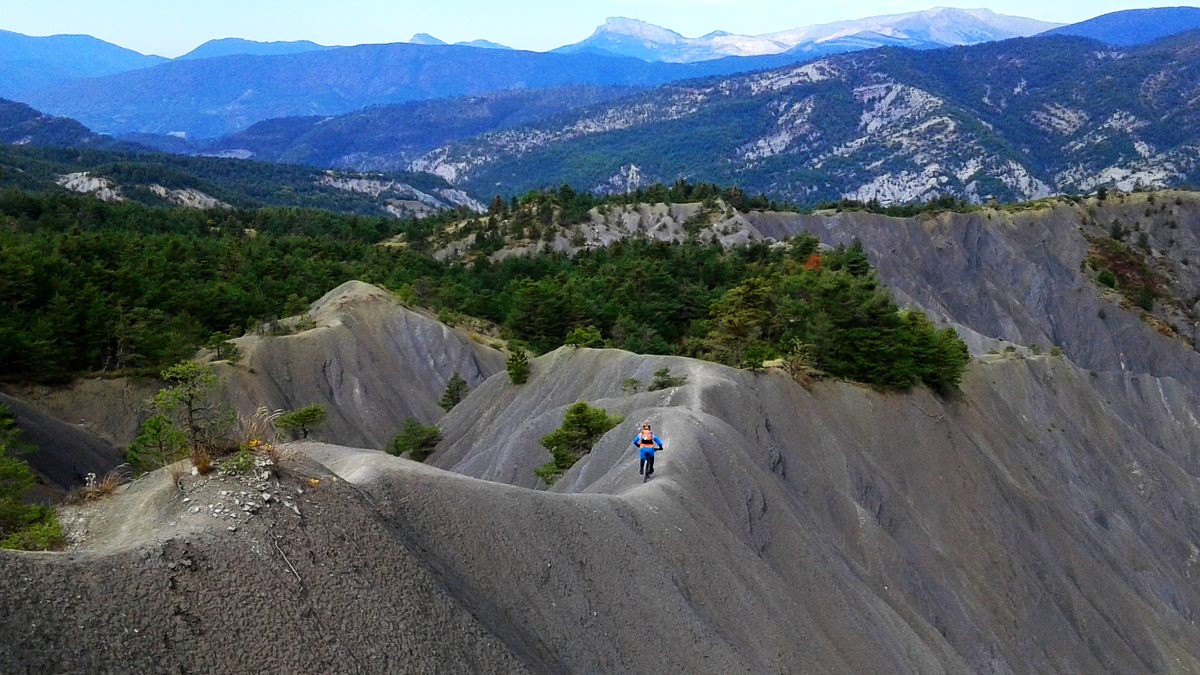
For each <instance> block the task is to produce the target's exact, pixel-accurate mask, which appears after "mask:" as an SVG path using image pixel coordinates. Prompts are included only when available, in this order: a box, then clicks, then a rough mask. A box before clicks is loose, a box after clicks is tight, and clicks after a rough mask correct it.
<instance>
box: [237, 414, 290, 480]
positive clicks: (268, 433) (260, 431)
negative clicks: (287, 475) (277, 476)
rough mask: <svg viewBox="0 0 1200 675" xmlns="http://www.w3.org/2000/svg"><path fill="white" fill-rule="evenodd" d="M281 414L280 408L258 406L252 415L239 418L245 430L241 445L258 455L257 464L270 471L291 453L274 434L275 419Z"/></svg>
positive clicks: (276, 468)
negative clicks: (243, 440) (280, 443)
mask: <svg viewBox="0 0 1200 675" xmlns="http://www.w3.org/2000/svg"><path fill="white" fill-rule="evenodd" d="M282 414H283V411H282V410H271V409H269V408H267V407H266V406H259V407H258V410H256V411H254V414H253V415H252V416H250V417H249V418H243V419H242V420H240V422H241V427H242V428H243V429H245V430H246V435H245V438H246V440H245V442H244V443H243V446H244V447H246V448H249V449H250V451H251V452H253V453H254V454H255V455H257V456H258V457H259V460H258V461H257V462H256V463H257V464H258V466H260V467H262V468H266V469H267V470H269V471H271V472H275V471H277V470H278V469H279V467H280V465H282V464H283V462H284V461H285V460H287V459H288V457H289V456H290V455H291V451H290V450H285V449H284V448H283V447H281V446H280V445H279V441H278V438H277V437H276V436H275V419H276V418H277V417H279V416H280V415H282Z"/></svg>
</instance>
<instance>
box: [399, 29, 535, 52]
mask: <svg viewBox="0 0 1200 675" xmlns="http://www.w3.org/2000/svg"><path fill="white" fill-rule="evenodd" d="M408 42H409V44H414V45H441V46H445V45H448V44H450V43H449V42H445V41H443V40H439V39H437V38H435V37H433V36H432V35H430V34H429V33H417V34H416V35H414V36H412V39H410V40H409V41H408ZM454 44H456V45H458V46H460V47H479V48H480V49H512V47H508V46H506V45H502V44H499V43H496V42H492V41H491V40H468V41H465V42H455V43H454Z"/></svg>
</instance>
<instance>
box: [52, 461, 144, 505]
mask: <svg viewBox="0 0 1200 675" xmlns="http://www.w3.org/2000/svg"><path fill="white" fill-rule="evenodd" d="M128 479H129V475H128V473H127V472H126V470H125V466H124V465H122V466H119V467H117V468H115V469H113V470H112V471H109V472H108V473H106V474H104V477H103V478H101V479H99V480H97V479H96V474H94V473H89V474H88V475H87V476H86V478H85V479H84V480H85V482H84V484H83V485H82V486H81V487H78V488H76V489H75V490H73V491H72V492H71V494H69V495H68V496H67V503H69V504H83V503H86V502H94V501H96V500H98V499H102V498H104V497H107V496H108V495H111V494H113V493H114V492H116V491H117V488H119V487H121V486H122V485H124V484H125V482H126V481H127V480H128Z"/></svg>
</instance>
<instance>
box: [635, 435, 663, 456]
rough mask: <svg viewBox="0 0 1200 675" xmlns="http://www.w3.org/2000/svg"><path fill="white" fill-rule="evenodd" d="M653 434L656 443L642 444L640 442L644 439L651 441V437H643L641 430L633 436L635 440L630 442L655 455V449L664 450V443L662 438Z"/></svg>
mask: <svg viewBox="0 0 1200 675" xmlns="http://www.w3.org/2000/svg"><path fill="white" fill-rule="evenodd" d="M652 436H653V440H652V442H653V443H654V445H641V444H640V443H641V442H642V441H643V440H645V441H646V442H651V439H643V438H642V434H641V432H638V434H637V435H636V436H634V437H633V441H631V442H630V443H629V444H630V445H632V446H633V447H635V448H637V449H639V450H641V451H642V452H649V453H650V454H652V455H653V454H654V451H655V450H662V447H663V443H662V439H661V438H659V437H658V435H657V434H652Z"/></svg>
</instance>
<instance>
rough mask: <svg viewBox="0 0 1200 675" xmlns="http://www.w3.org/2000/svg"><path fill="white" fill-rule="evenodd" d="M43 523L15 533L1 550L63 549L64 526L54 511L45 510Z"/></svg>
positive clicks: (0, 542)
mask: <svg viewBox="0 0 1200 675" xmlns="http://www.w3.org/2000/svg"><path fill="white" fill-rule="evenodd" d="M45 511H46V512H47V513H46V514H45V515H44V516H42V521H41V522H39V523H35V524H33V525H30V526H29V527H26V528H24V529H22V530H20V531H18V532H15V533H13V534H12V535H10V536H9V537H8V538H6V539H5V540H4V541H0V548H15V549H18V550H21V551H54V550H57V549H60V548H62V547H63V544H64V543H65V541H64V538H63V531H62V525H61V524H59V522H58V517H57V516H55V515H54V511H53V509H45Z"/></svg>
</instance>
